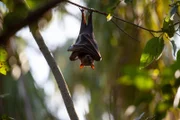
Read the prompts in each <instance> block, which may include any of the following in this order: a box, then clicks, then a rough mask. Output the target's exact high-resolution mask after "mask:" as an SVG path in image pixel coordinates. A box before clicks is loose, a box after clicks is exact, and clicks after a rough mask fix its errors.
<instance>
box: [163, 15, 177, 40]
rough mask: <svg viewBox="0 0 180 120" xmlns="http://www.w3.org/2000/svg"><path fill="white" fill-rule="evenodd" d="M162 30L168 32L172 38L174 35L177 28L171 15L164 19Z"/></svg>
mask: <svg viewBox="0 0 180 120" xmlns="http://www.w3.org/2000/svg"><path fill="white" fill-rule="evenodd" d="M162 30H163V31H164V32H166V33H167V34H168V36H169V37H170V38H171V37H173V36H174V33H175V29H174V25H173V20H171V19H170V17H166V18H165V19H164V23H163V28H162Z"/></svg>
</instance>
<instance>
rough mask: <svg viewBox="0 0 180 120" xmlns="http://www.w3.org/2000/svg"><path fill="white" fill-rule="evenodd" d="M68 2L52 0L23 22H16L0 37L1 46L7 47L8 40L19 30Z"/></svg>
mask: <svg viewBox="0 0 180 120" xmlns="http://www.w3.org/2000/svg"><path fill="white" fill-rule="evenodd" d="M64 1H66V0H50V1H49V2H47V3H46V4H44V5H42V6H41V7H39V8H37V9H36V10H34V11H32V12H29V14H28V16H27V17H26V18H25V19H23V20H21V21H16V20H14V21H13V22H14V24H13V25H12V26H10V27H8V28H7V30H5V31H3V32H2V34H1V35H0V44H3V45H5V44H6V42H7V40H8V39H9V38H10V37H11V36H12V35H14V34H15V33H16V32H17V31H18V30H20V29H21V28H23V27H24V26H26V25H29V24H31V23H33V22H35V21H37V20H38V19H39V18H41V17H42V15H43V14H44V13H45V12H47V11H48V10H50V9H52V8H53V7H55V6H56V5H57V4H59V3H61V2H64Z"/></svg>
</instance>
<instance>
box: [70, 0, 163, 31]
mask: <svg viewBox="0 0 180 120" xmlns="http://www.w3.org/2000/svg"><path fill="white" fill-rule="evenodd" d="M67 2H68V3H70V4H72V5H75V6H78V7H81V8H84V9H86V10H90V11H93V12H96V13H99V14H102V15H104V16H107V15H108V14H107V13H105V12H101V11H99V10H95V9H93V8H88V7H84V6H82V5H79V4H76V3H73V2H71V1H69V0H68V1H67ZM112 17H113V18H115V19H117V20H120V21H122V22H125V23H128V24H130V25H132V26H135V27H138V28H141V29H143V30H146V31H149V32H155V33H161V32H163V31H162V30H151V29H147V28H144V27H141V26H139V25H136V24H134V23H131V22H128V21H126V20H123V19H121V18H119V17H117V16H114V15H112Z"/></svg>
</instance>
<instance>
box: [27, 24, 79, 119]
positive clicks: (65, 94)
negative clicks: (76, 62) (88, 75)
mask: <svg viewBox="0 0 180 120" xmlns="http://www.w3.org/2000/svg"><path fill="white" fill-rule="evenodd" d="M30 30H31V33H32V35H33V37H34V39H35V41H36V43H37V44H38V46H39V49H40V50H41V52H42V54H43V55H44V57H45V59H46V61H47V63H48V65H49V66H50V68H51V70H52V73H53V75H54V77H55V80H56V82H57V84H58V87H59V90H60V91H61V94H62V98H63V100H64V103H65V106H66V109H67V111H68V114H69V117H70V119H71V120H79V118H78V116H77V114H76V111H75V108H74V104H73V101H72V99H71V95H70V93H69V90H68V87H67V84H66V81H65V79H64V77H63V74H62V72H61V70H60V68H58V67H57V64H56V62H55V60H54V58H53V56H52V55H51V53H50V52H49V50H48V48H47V46H46V44H45V43H44V40H43V37H42V36H41V34H40V32H39V31H38V29H37V26H35V25H32V26H31V27H30Z"/></svg>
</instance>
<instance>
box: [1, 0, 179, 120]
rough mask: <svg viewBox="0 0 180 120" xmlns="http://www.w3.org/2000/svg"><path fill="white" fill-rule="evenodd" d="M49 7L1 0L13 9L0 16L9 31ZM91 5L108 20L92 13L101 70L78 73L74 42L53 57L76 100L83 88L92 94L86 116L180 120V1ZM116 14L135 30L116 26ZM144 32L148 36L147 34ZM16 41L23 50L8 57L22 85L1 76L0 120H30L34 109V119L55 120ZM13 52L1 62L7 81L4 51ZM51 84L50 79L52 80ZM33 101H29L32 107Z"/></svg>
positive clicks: (131, 0)
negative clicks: (178, 99)
mask: <svg viewBox="0 0 180 120" xmlns="http://www.w3.org/2000/svg"><path fill="white" fill-rule="evenodd" d="M45 2H47V1H44V0H38V1H37V0H27V1H26V6H21V5H22V4H17V3H16V2H12V1H11V0H3V3H4V5H5V6H6V8H7V12H6V13H4V14H3V15H2V16H3V17H4V24H3V27H4V30H6V29H5V28H6V27H8V26H10V25H11V24H14V23H13V21H16V22H17V21H19V20H22V19H24V18H25V17H26V16H27V11H29V10H34V9H35V8H38V7H40V6H41V5H43V4H44V3H45ZM85 2H86V4H87V6H88V7H93V8H95V9H98V10H100V11H107V12H108V15H107V16H106V18H105V17H104V16H102V15H100V14H94V17H93V22H94V28H95V36H96V40H97V42H98V45H99V49H100V51H101V54H102V57H103V60H102V61H101V62H97V63H95V66H97V67H96V69H95V70H90V69H89V68H84V69H82V70H79V67H78V64H79V63H78V62H77V61H76V62H70V61H69V60H68V56H69V53H68V52H67V51H66V50H67V48H68V46H69V45H70V44H71V43H72V40H69V41H67V43H66V44H65V45H64V46H60V47H58V48H56V49H54V51H52V52H53V55H54V58H55V59H56V61H57V62H58V63H59V66H60V67H61V68H62V71H63V74H64V76H65V78H66V80H67V84H68V86H69V88H70V92H71V93H74V94H72V96H73V97H76V94H75V92H78V93H81V92H82V91H81V90H79V91H76V89H75V88H76V87H77V86H83V88H84V89H85V91H86V94H88V95H90V101H89V112H87V113H86V114H85V116H86V118H87V119H89V120H100V119H102V117H103V115H105V114H106V113H108V114H109V116H112V117H113V118H114V119H115V120H120V119H125V120H132V119H135V118H136V119H142V120H143V119H146V118H147V119H153V118H154V119H157V120H160V119H163V118H164V119H165V120H169V119H171V120H173V119H174V120H176V119H177V118H179V103H178V105H177V106H175V105H173V103H174V100H175V97H176V96H177V91H178V88H179V85H180V75H179V74H180V72H179V69H180V51H179V50H178V49H179V47H178V44H177V43H176V41H178V40H179V37H178V38H176V37H175V35H177V34H179V31H180V27H179V26H180V25H179V12H180V8H179V4H180V2H179V1H177V0H174V2H172V1H170V0H169V1H167V0H157V1H153V2H152V1H150V0H149V1H143V0H142V1H139V0H125V1H124V2H122V1H119V0H111V1H110V0H102V1H92V0H86V1H85ZM19 5H20V6H19ZM63 5H64V4H63ZM64 6H65V5H64ZM169 6H170V7H169ZM63 9H66V7H64V8H63ZM77 9H78V8H77ZM64 11H67V10H64ZM60 12H61V11H60ZM52 15H53V14H52V12H51V11H49V12H47V14H45V15H44V16H43V18H44V19H45V20H46V22H45V24H44V25H42V26H40V28H43V26H46V23H48V22H49V21H50V20H51V18H52ZM113 15H116V16H118V17H119V18H122V19H124V20H125V21H128V22H131V23H133V24H134V26H132V24H128V23H124V22H122V21H118V20H115V19H114V18H113ZM112 20H114V21H115V22H116V23H117V24H118V25H119V26H120V27H121V28H122V29H123V30H124V31H126V32H127V33H128V34H129V35H131V36H132V37H133V38H136V39H138V40H139V41H140V42H137V41H134V40H133V39H131V38H130V37H129V36H127V35H126V34H124V33H123V32H121V31H120V30H119V29H118V28H116V26H114V24H112V23H111V21H112ZM107 21H109V22H107ZM138 26H143V27H144V28H147V29H148V30H146V31H144V30H143V29H141V28H139V27H138ZM152 30H154V32H153V31H152ZM1 33H2V31H1ZM13 39H14V40H16V42H17V41H18V43H19V44H17V48H13V47H12V46H11V47H9V48H13V49H15V53H13V55H11V56H10V58H12V57H13V62H12V63H13V64H12V63H11V64H10V67H11V68H12V69H13V67H14V66H16V67H18V68H19V69H20V71H21V74H20V76H19V77H18V80H16V79H15V78H13V76H12V75H11V74H10V73H7V75H6V76H0V101H2V103H3V105H2V104H1V102H0V107H1V106H3V107H2V108H0V114H4V115H5V117H8V116H12V118H15V119H27V118H28V117H27V116H28V115H27V113H26V112H27V111H26V109H25V108H26V107H27V106H26V105H29V104H30V106H31V111H36V112H33V113H32V116H33V118H34V119H36V120H41V119H42V120H44V119H55V117H54V116H53V115H52V114H51V113H50V112H49V110H48V109H47V106H46V105H45V94H44V91H43V90H42V89H40V88H38V87H37V85H36V83H35V81H34V78H33V77H32V73H31V72H30V71H28V72H26V73H23V70H22V66H23V65H22V64H21V61H20V59H19V55H20V53H22V52H23V51H24V49H25V48H26V47H27V44H26V43H25V44H24V40H23V39H22V38H18V37H16V35H15V36H13ZM74 39H76V38H74ZM171 45H172V46H171ZM9 48H8V49H7V50H5V49H4V48H0V63H3V66H2V67H1V66H0V72H1V73H4V74H6V72H7V71H8V70H7V69H9V67H8V66H7V64H8V63H4V62H5V61H7V53H6V52H7V51H9ZM18 48H24V49H21V50H19V49H18ZM172 53H173V55H174V56H173V55H172ZM14 57H15V59H14ZM175 59H176V60H175ZM35 64H36V63H35ZM139 68H141V69H139ZM49 77H52V76H51V74H50V76H49ZM52 79H54V78H52ZM22 86H24V88H22ZM22 89H23V91H26V92H25V94H23V93H22ZM6 94H8V96H6ZM3 95H5V96H3ZM25 98H26V99H25ZM27 99H29V101H28V102H27ZM2 111H5V112H2ZM15 111H18V112H15ZM39 111H42V114H39ZM56 114H57V113H56ZM6 115H8V116H6Z"/></svg>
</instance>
